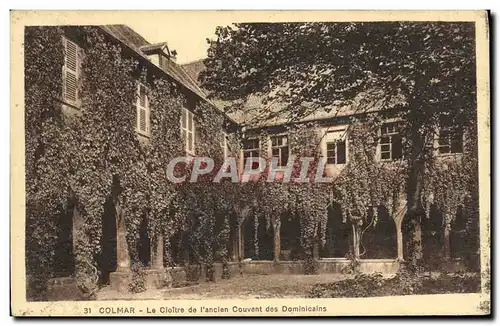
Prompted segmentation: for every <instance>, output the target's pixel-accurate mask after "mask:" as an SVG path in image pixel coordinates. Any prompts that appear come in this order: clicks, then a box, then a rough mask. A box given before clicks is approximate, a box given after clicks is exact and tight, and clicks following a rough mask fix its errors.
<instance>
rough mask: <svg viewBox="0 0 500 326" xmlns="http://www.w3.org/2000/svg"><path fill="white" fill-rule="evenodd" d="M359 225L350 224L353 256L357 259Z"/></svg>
mask: <svg viewBox="0 0 500 326" xmlns="http://www.w3.org/2000/svg"><path fill="white" fill-rule="evenodd" d="M358 230H359V227H358V226H357V225H354V224H353V225H352V238H353V250H354V258H356V259H359V234H358Z"/></svg>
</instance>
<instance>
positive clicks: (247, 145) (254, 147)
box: [243, 139, 260, 169]
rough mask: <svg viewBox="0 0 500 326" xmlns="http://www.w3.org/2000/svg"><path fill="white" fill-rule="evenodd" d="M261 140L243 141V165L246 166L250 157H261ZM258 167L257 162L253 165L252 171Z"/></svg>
mask: <svg viewBox="0 0 500 326" xmlns="http://www.w3.org/2000/svg"><path fill="white" fill-rule="evenodd" d="M259 151H260V146H259V140H258V139H245V140H244V141H243V164H244V166H246V162H247V158H249V157H259V156H260V155H259ZM257 166H258V163H257V162H254V163H253V164H252V169H256V168H257Z"/></svg>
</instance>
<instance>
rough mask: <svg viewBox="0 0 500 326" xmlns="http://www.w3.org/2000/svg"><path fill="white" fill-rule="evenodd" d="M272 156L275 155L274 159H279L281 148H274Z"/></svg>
mask: <svg viewBox="0 0 500 326" xmlns="http://www.w3.org/2000/svg"><path fill="white" fill-rule="evenodd" d="M272 155H273V157H279V156H280V149H279V148H273V149H272Z"/></svg>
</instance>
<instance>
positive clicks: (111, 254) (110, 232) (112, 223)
mask: <svg viewBox="0 0 500 326" xmlns="http://www.w3.org/2000/svg"><path fill="white" fill-rule="evenodd" d="M101 248H102V251H101V255H100V257H99V259H98V262H97V264H98V268H99V271H100V280H99V281H100V283H101V284H109V274H110V273H111V272H114V271H115V270H116V210H115V204H114V202H113V200H112V198H111V197H109V198H108V199H107V200H106V202H105V203H104V214H103V218H102V238H101Z"/></svg>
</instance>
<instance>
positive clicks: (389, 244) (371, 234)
mask: <svg viewBox="0 0 500 326" xmlns="http://www.w3.org/2000/svg"><path fill="white" fill-rule="evenodd" d="M377 215H378V217H377V218H375V216H374V214H373V211H370V212H369V213H368V217H367V221H366V223H365V224H364V225H363V226H362V227H361V232H362V234H361V241H360V246H361V248H360V251H361V254H360V256H361V258H365V259H382V258H397V231H396V222H395V220H394V219H393V218H392V216H390V215H389V211H388V210H387V208H386V207H385V206H383V205H380V206H378V207H377Z"/></svg>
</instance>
